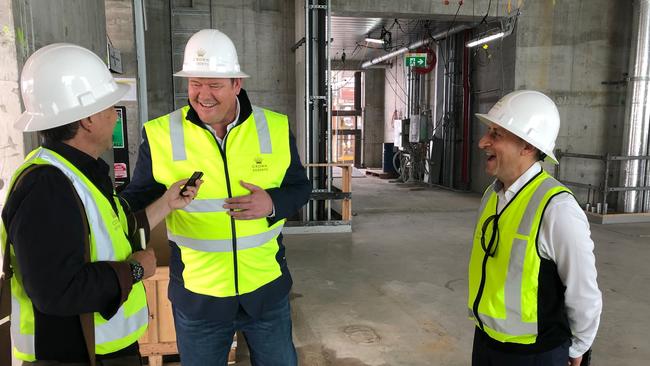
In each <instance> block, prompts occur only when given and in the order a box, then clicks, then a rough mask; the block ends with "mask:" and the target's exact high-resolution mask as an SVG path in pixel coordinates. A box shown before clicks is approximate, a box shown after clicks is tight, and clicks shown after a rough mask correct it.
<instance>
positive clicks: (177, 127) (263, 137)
mask: <svg viewBox="0 0 650 366" xmlns="http://www.w3.org/2000/svg"><path fill="white" fill-rule="evenodd" d="M253 117H254V119H255V127H256V129H257V139H258V142H259V144H260V152H261V153H262V154H271V153H272V152H273V148H272V145H271V133H270V132H269V125H268V123H267V122H266V116H265V115H264V111H263V110H262V109H261V108H259V107H257V106H253ZM169 138H170V139H171V146H172V159H173V160H174V161H181V160H186V159H187V153H186V151H185V133H184V132H183V113H182V110H181V109H177V110H175V111H173V112H172V113H170V114H169Z"/></svg>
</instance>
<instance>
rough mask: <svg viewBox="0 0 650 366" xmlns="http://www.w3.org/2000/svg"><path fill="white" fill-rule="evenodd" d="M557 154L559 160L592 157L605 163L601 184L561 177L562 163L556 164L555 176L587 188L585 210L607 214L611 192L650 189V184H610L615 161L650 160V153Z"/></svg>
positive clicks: (569, 183) (565, 182) (562, 180)
mask: <svg viewBox="0 0 650 366" xmlns="http://www.w3.org/2000/svg"><path fill="white" fill-rule="evenodd" d="M555 155H556V156H557V159H558V161H559V160H561V159H562V158H574V159H590V160H600V161H602V162H603V164H604V165H605V169H604V173H603V179H602V183H601V184H599V185H594V184H589V183H581V182H572V181H569V180H564V179H561V177H560V173H561V172H560V165H559V164H558V165H556V166H555V176H556V177H558V180H560V181H561V182H562V183H564V184H566V185H568V186H574V187H580V188H586V189H587V203H586V205H585V210H586V211H589V212H593V213H598V214H602V215H606V214H607V197H608V196H609V193H611V192H629V191H650V186H645V187H626V186H614V187H612V186H610V182H609V172H610V170H611V167H612V163H613V162H622V161H630V160H650V155H639V156H626V155H612V154H610V153H607V154H605V155H595V154H577V153H569V152H562V151H556V153H555ZM596 194H599V195H600V197H599V198H598V200H597V199H596Z"/></svg>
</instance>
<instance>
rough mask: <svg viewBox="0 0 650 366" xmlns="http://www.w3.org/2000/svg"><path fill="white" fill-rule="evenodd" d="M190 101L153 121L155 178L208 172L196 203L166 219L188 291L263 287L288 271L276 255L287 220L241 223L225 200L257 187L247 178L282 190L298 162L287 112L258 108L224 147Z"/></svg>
mask: <svg viewBox="0 0 650 366" xmlns="http://www.w3.org/2000/svg"><path fill="white" fill-rule="evenodd" d="M188 110H189V106H185V107H183V108H181V109H178V110H176V111H174V112H172V113H170V114H168V115H165V116H162V117H159V118H157V119H154V120H152V121H149V122H147V123H146V124H145V126H144V127H145V130H146V133H147V138H148V141H149V146H150V148H151V165H152V169H153V176H154V179H155V180H156V181H157V182H159V183H161V184H164V185H165V186H167V187H169V186H170V185H171V184H172V183H174V182H176V181H178V180H180V179H183V178H187V177H189V176H190V175H191V174H192V172H194V171H197V170H198V171H202V172H204V176H203V178H202V179H203V181H204V183H203V185H202V186H201V189H200V190H199V193H198V196H197V197H196V199H195V200H193V201H192V203H191V204H190V205H188V206H187V207H185V208H184V209H181V210H175V211H173V212H172V213H171V214H170V215H169V216H167V218H166V224H167V235H168V237H169V239H170V240H171V241H173V242H175V243H176V244H177V245H178V247H179V249H180V253H181V260H182V262H183V273H182V277H183V282H184V286H185V288H186V289H187V290H189V291H192V292H194V293H197V294H202V295H209V296H214V297H230V296H235V295H243V294H246V293H250V292H253V291H255V290H256V289H258V288H260V287H262V286H263V285H265V284H267V283H270V282H271V281H273V280H275V279H277V278H278V277H280V275H281V274H282V272H281V269H280V266H279V264H278V262H277V260H276V258H275V255H276V254H277V252H278V249H279V245H278V241H277V237H278V235H279V234H280V232H281V231H282V227H283V225H284V222H285V221H286V220H279V221H278V222H276V223H275V224H273V225H271V226H269V224H268V221H267V219H266V218H261V219H256V220H234V219H231V217H230V216H229V215H228V214H227V213H226V209H224V208H223V205H224V200H225V199H226V198H229V197H238V196H244V195H247V194H249V193H250V192H249V191H248V190H247V189H245V188H244V187H242V186H241V184H240V181H244V182H248V183H252V184H255V185H257V186H259V187H261V188H262V189H269V188H276V187H280V185H281V184H282V180H283V179H284V175H285V173H286V171H287V168H288V167H289V164H290V162H291V152H290V149H289V122H288V119H287V116H285V115H282V114H278V113H275V112H273V111H269V110H265V109H261V108H258V107H255V106H253V113H252V114H251V115H250V116H249V117H248V118H247V119H246V121H244V122H243V123H241V124H239V125H236V126H235V127H233V128H232V129H231V130H230V131H229V132H228V135H227V137H226V140H225V146H224V148H223V149H222V148H220V147H219V145H218V144H217V141H216V139H215V137H214V135H212V133H210V131H208V130H207V129H205V128H202V127H200V126H198V125H196V124H194V123H192V122H191V121H188V120H187V119H186V115H187V112H188Z"/></svg>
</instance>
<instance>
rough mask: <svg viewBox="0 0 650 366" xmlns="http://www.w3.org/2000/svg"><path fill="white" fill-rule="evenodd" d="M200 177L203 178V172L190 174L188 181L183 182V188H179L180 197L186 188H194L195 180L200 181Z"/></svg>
mask: <svg viewBox="0 0 650 366" xmlns="http://www.w3.org/2000/svg"><path fill="white" fill-rule="evenodd" d="M202 176H203V172H194V173H192V176H191V177H190V179H188V180H187V182H185V184H184V185H183V188H181V193H180V194H181V196H182V195H183V192H185V190H187V187H194V186H195V185H196V180H197V179H201V177H202Z"/></svg>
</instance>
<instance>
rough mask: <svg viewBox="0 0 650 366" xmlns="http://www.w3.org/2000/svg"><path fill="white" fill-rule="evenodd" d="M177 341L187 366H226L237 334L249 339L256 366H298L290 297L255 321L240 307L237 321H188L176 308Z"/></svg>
mask: <svg viewBox="0 0 650 366" xmlns="http://www.w3.org/2000/svg"><path fill="white" fill-rule="evenodd" d="M174 324H175V326H176V340H177V343H178V351H179V352H180V356H181V363H182V364H183V366H208V365H214V366H224V365H227V363H228V352H229V351H230V345H231V343H232V337H233V335H234V334H235V331H237V330H239V331H241V332H242V334H243V335H244V337H245V338H246V343H248V349H249V350H250V357H251V364H252V365H253V366H296V365H297V364H298V361H297V356H296V349H295V347H294V345H293V340H292V338H291V309H290V306H289V296H287V297H285V298H284V299H282V300H280V302H278V303H277V304H275V305H273V306H272V307H271V308H269V309H267V310H265V311H264V313H262V315H261V316H260V318H259V319H252V318H251V317H250V316H248V314H246V312H244V310H243V309H242V308H241V307H240V308H239V312H238V313H237V318H236V319H235V320H234V321H225V322H224V321H217V320H205V319H188V318H187V317H186V316H185V315H184V314H183V313H182V312H180V311H179V310H178V309H177V308H175V307H174Z"/></svg>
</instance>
